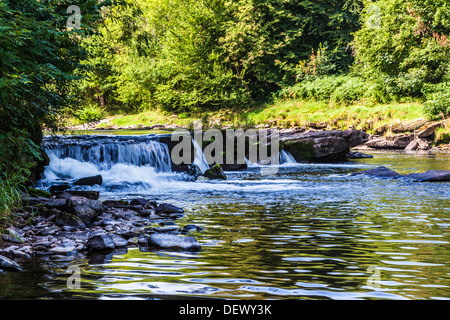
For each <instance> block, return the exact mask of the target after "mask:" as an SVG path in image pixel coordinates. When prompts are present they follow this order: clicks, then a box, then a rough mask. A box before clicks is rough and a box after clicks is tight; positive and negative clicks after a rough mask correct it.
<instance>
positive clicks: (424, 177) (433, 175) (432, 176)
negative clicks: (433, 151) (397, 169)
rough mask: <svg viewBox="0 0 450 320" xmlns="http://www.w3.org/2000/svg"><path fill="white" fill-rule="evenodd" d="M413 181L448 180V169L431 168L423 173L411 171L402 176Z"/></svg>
mask: <svg viewBox="0 0 450 320" xmlns="http://www.w3.org/2000/svg"><path fill="white" fill-rule="evenodd" d="M404 177H405V178H411V179H414V180H415V181H421V182H439V181H450V171H448V170H431V171H427V172H424V173H411V174H407V175H405V176H404Z"/></svg>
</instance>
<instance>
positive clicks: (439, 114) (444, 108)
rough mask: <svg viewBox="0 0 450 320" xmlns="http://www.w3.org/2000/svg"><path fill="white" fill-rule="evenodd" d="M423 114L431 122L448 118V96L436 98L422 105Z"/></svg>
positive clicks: (449, 108) (449, 103) (449, 112)
mask: <svg viewBox="0 0 450 320" xmlns="http://www.w3.org/2000/svg"><path fill="white" fill-rule="evenodd" d="M424 112H425V114H426V115H427V116H428V117H429V118H430V119H431V120H439V119H443V118H446V117H448V116H450V96H440V97H436V99H435V100H429V101H426V102H425V103H424Z"/></svg>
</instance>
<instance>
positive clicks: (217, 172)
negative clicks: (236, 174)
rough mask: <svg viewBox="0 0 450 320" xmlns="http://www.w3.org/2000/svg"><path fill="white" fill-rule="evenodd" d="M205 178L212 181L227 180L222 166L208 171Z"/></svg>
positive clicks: (217, 165) (216, 166) (218, 165)
mask: <svg viewBox="0 0 450 320" xmlns="http://www.w3.org/2000/svg"><path fill="white" fill-rule="evenodd" d="M203 176H204V177H205V178H208V179H210V180H227V176H226V175H225V173H224V172H223V169H222V167H221V166H220V164H216V165H215V166H213V167H212V168H210V169H208V170H206V171H205V173H204V174H203Z"/></svg>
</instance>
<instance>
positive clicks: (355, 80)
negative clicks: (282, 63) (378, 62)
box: [281, 75, 367, 104]
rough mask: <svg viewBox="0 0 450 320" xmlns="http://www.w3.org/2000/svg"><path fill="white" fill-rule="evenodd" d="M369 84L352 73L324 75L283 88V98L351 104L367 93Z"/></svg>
mask: <svg viewBox="0 0 450 320" xmlns="http://www.w3.org/2000/svg"><path fill="white" fill-rule="evenodd" d="M366 88H367V84H366V82H365V81H364V80H363V79H362V78H359V77H356V76H352V75H339V76H323V77H317V78H316V79H314V80H305V81H302V82H300V83H298V84H296V85H294V86H292V87H289V88H286V89H283V90H282V91H281V96H282V97H283V98H285V99H286V98H292V99H304V100H314V101H322V102H328V101H331V102H334V103H339V104H350V103H353V102H356V101H359V100H361V99H362V98H364V97H365V96H366V95H367V89H366Z"/></svg>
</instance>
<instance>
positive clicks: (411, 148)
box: [405, 140, 419, 151]
mask: <svg viewBox="0 0 450 320" xmlns="http://www.w3.org/2000/svg"><path fill="white" fill-rule="evenodd" d="M418 148H419V143H418V142H417V140H413V141H411V142H410V143H409V144H408V145H407V146H406V148H405V151H415V150H417V149H418Z"/></svg>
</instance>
